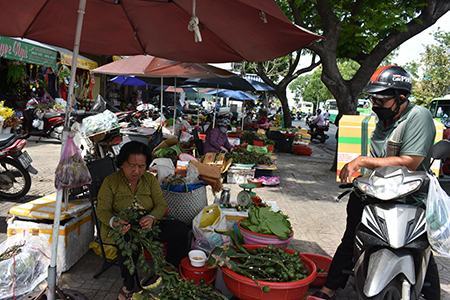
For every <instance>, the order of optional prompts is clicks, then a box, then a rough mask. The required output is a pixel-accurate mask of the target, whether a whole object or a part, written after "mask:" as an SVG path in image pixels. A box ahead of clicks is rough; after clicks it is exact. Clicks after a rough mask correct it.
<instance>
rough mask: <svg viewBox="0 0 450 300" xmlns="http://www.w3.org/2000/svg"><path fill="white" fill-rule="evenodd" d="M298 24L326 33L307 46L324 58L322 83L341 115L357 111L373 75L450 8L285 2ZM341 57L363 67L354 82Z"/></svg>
mask: <svg viewBox="0 0 450 300" xmlns="http://www.w3.org/2000/svg"><path fill="white" fill-rule="evenodd" d="M278 3H279V5H280V7H281V8H282V9H284V11H285V13H286V15H287V16H288V17H290V18H291V19H292V20H293V21H294V22H295V23H296V24H298V25H300V26H302V27H304V28H307V29H309V30H311V31H313V32H316V33H320V34H322V36H323V37H324V39H323V40H321V41H319V42H316V43H314V44H312V45H310V46H308V47H307V48H308V49H310V50H312V51H313V52H314V53H316V54H317V55H318V56H319V57H320V61H321V63H322V73H321V79H322V81H323V83H324V84H325V85H326V86H327V87H328V89H329V90H330V92H331V93H332V94H333V96H334V98H335V99H337V103H338V107H339V110H340V112H341V113H354V112H355V111H356V104H357V99H358V96H359V94H360V93H361V91H362V89H363V88H364V86H365V85H366V83H367V81H368V80H369V78H370V76H371V75H372V73H373V72H374V71H375V69H376V68H377V67H378V66H379V65H380V64H382V63H383V62H384V63H386V62H389V60H390V61H392V57H388V58H387V61H384V60H385V59H386V57H387V56H388V55H389V54H390V53H391V52H392V51H394V50H395V49H396V48H398V46H400V45H401V44H402V43H403V42H405V41H406V40H408V39H409V38H411V37H413V36H414V35H416V34H418V33H420V32H421V31H423V30H424V29H426V28H428V27H429V26H431V25H433V24H434V23H435V22H436V21H437V19H439V18H440V17H441V16H442V15H443V14H445V13H446V12H447V11H448V10H449V9H450V1H441V0H389V1H388V0H379V1H364V0H279V1H278ZM340 59H344V60H353V61H356V62H358V63H359V65H360V67H359V69H358V70H357V72H356V73H355V74H354V76H352V77H351V78H345V76H344V74H342V73H341V71H340V69H339V68H338V63H337V62H338V61H339V60H340Z"/></svg>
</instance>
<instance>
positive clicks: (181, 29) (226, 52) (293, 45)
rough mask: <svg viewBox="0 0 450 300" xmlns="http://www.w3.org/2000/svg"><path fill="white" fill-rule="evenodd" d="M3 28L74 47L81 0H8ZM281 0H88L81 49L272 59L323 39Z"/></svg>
mask: <svg viewBox="0 0 450 300" xmlns="http://www.w3.org/2000/svg"><path fill="white" fill-rule="evenodd" d="M0 1H1V7H2V9H1V10H0V35H6V36H15V37H24V38H29V39H32V40H37V41H40V42H44V43H47V44H50V45H55V46H60V47H63V48H69V49H71V48H72V47H73V41H74V40H75V30H74V29H75V28H76V24H77V10H78V2H79V0H65V1H61V0H14V1H10V0H0ZM319 38H320V36H318V35H315V34H313V33H311V32H309V31H307V30H305V29H302V28H300V27H298V26H295V25H294V24H292V23H291V22H290V21H289V19H288V18H287V17H286V16H285V15H283V13H282V12H281V10H280V9H279V7H278V6H277V5H276V3H275V1H273V0H258V1H254V0H215V1H211V0H171V1H168V0H167V1H143V0H87V5H86V11H85V14H84V24H83V30H82V35H81V42H80V52H85V53H90V54H96V55H136V54H146V53H147V54H152V55H155V56H158V57H165V58H168V59H173V60H180V61H185V62H230V61H242V60H248V61H265V60H270V59H272V58H275V57H279V56H282V55H285V54H288V53H290V52H293V51H295V50H298V49H300V48H303V47H305V46H306V45H308V44H310V43H311V42H313V41H315V40H317V39H319Z"/></svg>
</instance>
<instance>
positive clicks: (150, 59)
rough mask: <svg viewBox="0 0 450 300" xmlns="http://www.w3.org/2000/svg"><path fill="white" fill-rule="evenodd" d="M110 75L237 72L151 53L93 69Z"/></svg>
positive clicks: (185, 75) (228, 75) (192, 75)
mask: <svg viewBox="0 0 450 300" xmlns="http://www.w3.org/2000/svg"><path fill="white" fill-rule="evenodd" d="M91 72H92V73H99V74H108V75H135V76H141V77H186V78H188V77H201V78H205V77H216V76H218V77H231V76H234V75H235V74H233V73H231V72H229V71H227V70H224V69H220V68H217V67H214V66H211V65H208V64H196V63H182V62H177V61H172V60H168V59H165V58H158V57H154V56H151V55H136V56H130V57H127V58H124V59H121V60H117V61H114V62H112V63H109V64H106V65H103V66H101V67H98V68H96V69H94V70H92V71H91Z"/></svg>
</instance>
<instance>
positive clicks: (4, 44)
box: [0, 36, 57, 70]
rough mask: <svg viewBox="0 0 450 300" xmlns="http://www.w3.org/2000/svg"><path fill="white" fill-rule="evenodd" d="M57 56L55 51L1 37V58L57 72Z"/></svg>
mask: <svg viewBox="0 0 450 300" xmlns="http://www.w3.org/2000/svg"><path fill="white" fill-rule="evenodd" d="M56 55H57V52H56V51H54V50H51V49H47V48H44V47H40V46H37V45H33V44H30V43H27V42H23V41H18V40H15V39H12V38H9V37H5V36H0V57H3V58H6V59H11V60H16V61H21V62H25V63H30V64H36V65H42V66H47V67H52V68H53V69H54V70H56Z"/></svg>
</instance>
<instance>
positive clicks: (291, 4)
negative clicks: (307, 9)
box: [288, 0, 306, 28]
mask: <svg viewBox="0 0 450 300" xmlns="http://www.w3.org/2000/svg"><path fill="white" fill-rule="evenodd" d="M288 5H289V8H290V9H291V11H292V16H293V17H294V22H295V24H297V25H299V26H301V27H305V28H306V26H305V23H303V21H302V18H301V15H300V9H299V8H298V7H297V5H296V4H295V1H294V0H288Z"/></svg>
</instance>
